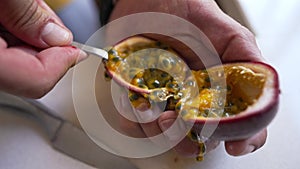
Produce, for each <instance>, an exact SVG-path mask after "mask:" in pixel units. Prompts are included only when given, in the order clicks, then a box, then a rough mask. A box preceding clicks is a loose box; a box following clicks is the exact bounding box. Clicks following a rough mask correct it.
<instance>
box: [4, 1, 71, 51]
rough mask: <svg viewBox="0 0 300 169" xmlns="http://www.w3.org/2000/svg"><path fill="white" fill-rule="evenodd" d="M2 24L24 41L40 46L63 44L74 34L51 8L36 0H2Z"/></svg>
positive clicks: (66, 43) (67, 42) (68, 42)
mask: <svg viewBox="0 0 300 169" xmlns="http://www.w3.org/2000/svg"><path fill="white" fill-rule="evenodd" d="M0 2H1V3H0V21H1V24H2V25H3V26H4V27H5V28H6V29H7V30H8V31H10V32H11V33H12V34H14V35H15V36H17V37H18V38H20V39H22V40H23V41H25V42H27V43H29V44H31V45H34V46H36V47H39V48H46V47H50V46H63V45H68V44H70V43H71V41H72V39H73V36H72V34H71V32H70V31H69V30H68V29H67V28H66V27H65V26H63V24H62V23H61V21H60V20H58V19H57V16H56V15H54V13H53V12H49V11H50V9H47V10H45V7H41V6H40V3H38V2H37V1H36V0H10V1H6V0H0Z"/></svg>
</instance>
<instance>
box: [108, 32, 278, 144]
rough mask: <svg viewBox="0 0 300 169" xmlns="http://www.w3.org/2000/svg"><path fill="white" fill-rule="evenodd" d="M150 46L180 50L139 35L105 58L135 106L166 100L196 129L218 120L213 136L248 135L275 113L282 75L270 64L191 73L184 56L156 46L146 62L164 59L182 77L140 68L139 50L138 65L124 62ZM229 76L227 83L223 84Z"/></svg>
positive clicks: (110, 72) (234, 65) (135, 61)
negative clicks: (170, 55)
mask: <svg viewBox="0 0 300 169" xmlns="http://www.w3.org/2000/svg"><path fill="white" fill-rule="evenodd" d="M145 48H159V49H164V50H168V51H169V52H172V53H174V54H175V52H174V51H173V50H172V49H171V48H170V47H168V46H166V45H164V44H162V43H158V42H156V41H153V40H149V39H146V38H141V37H134V38H130V39H128V40H125V41H123V42H121V43H120V44H118V45H116V46H115V47H114V48H113V49H112V50H111V51H110V52H109V59H108V61H105V62H104V64H105V67H106V69H107V74H108V75H109V76H110V77H112V78H113V79H114V80H116V81H117V82H118V83H119V84H121V85H122V86H124V87H126V88H128V89H129V90H130V92H129V98H130V101H131V103H132V105H133V106H134V107H135V108H138V107H141V106H140V105H148V107H150V106H151V102H167V106H166V107H165V109H164V110H175V111H176V112H178V113H179V114H180V115H181V117H182V118H183V119H184V120H185V121H187V123H188V124H191V125H193V130H195V132H196V133H197V131H201V130H202V128H203V126H204V124H205V125H207V126H211V127H216V125H217V128H216V131H215V132H214V133H213V135H212V136H211V137H212V138H214V139H217V140H236V139H242V138H247V137H249V136H251V135H253V134H255V133H256V132H258V131H259V130H261V129H262V128H264V127H266V126H267V125H268V124H269V123H270V122H271V120H272V119H273V118H274V116H275V114H276V112H277V106H278V100H279V98H278V95H279V85H278V84H279V83H278V75H277V73H276V71H275V70H274V68H272V67H271V66H270V65H267V64H265V63H260V62H239V63H229V64H224V65H219V66H215V67H212V68H208V69H206V70H199V71H192V74H191V75H187V74H186V73H185V72H187V71H186V70H183V69H182V67H184V66H182V65H183V63H180V60H177V61H175V60H174V59H169V58H168V57H163V56H161V55H159V57H155V56H156V55H158V54H157V51H156V50H151V52H148V51H147V52H148V53H147V54H148V55H147V56H149V58H148V57H146V58H144V59H147V61H146V62H145V63H143V64H149V65H146V67H151V64H153V63H155V62H156V63H162V64H163V66H165V67H164V68H166V69H167V70H172V71H174V70H177V72H176V73H178V76H179V77H180V78H177V79H175V78H174V77H172V76H171V75H170V74H168V73H167V72H165V71H162V70H160V69H156V68H149V69H140V68H136V67H135V65H136V66H137V67H138V66H139V64H140V63H141V61H140V60H139V59H141V58H140V57H139V54H140V53H139V54H137V55H136V56H135V55H134V57H133V59H132V60H131V65H133V66H131V67H126V65H125V66H124V65H122V62H124V60H125V59H126V58H127V56H128V55H129V54H131V53H133V52H136V51H138V50H142V49H145ZM142 54H143V53H142ZM177 56H178V55H177ZM155 59H156V60H155ZM153 60H155V61H153ZM119 67H121V69H120V68H119ZM174 67H175V68H174ZM117 68H118V69H119V70H118V71H119V72H118V73H116V71H117ZM120 70H121V71H120ZM178 70H179V71H178ZM120 74H121V75H120ZM191 79H192V80H191ZM224 79H225V85H224V84H222V80H224ZM195 81H196V82H195ZM218 84H220V85H218ZM195 87H196V88H197V90H198V91H196V92H195ZM222 95H225V96H226V99H224V96H222ZM221 96H222V97H221ZM220 103H221V104H220ZM143 107H144V106H143ZM216 107H217V108H216ZM162 111H163V109H162ZM194 124H195V125H194Z"/></svg>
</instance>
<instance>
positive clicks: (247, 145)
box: [225, 129, 267, 156]
mask: <svg viewBox="0 0 300 169" xmlns="http://www.w3.org/2000/svg"><path fill="white" fill-rule="evenodd" d="M266 139H267V129H264V130H262V131H261V132H259V133H257V134H256V135H254V136H252V137H250V138H249V139H246V140H240V141H230V142H225V147H226V151H227V153H228V154H230V155H233V156H241V155H245V154H249V153H251V152H254V151H256V150H257V149H259V148H260V147H262V146H263V145H264V144H265V142H266Z"/></svg>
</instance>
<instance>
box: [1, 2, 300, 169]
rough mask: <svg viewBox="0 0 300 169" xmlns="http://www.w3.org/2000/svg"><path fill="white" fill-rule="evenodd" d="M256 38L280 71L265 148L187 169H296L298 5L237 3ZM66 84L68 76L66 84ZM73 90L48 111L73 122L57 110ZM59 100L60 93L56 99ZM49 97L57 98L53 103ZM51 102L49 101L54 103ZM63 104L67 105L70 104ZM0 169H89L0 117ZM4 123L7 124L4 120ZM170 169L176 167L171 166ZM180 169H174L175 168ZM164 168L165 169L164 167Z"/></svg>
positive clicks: (28, 126) (299, 147) (30, 128)
mask: <svg viewBox="0 0 300 169" xmlns="http://www.w3.org/2000/svg"><path fill="white" fill-rule="evenodd" d="M240 1H241V2H242V5H243V7H244V8H245V10H246V13H247V14H248V16H249V20H250V22H251V23H252V24H253V27H254V29H255V31H256V33H257V38H258V43H259V46H260V47H261V49H262V52H263V55H264V56H265V57H266V59H267V60H268V62H269V63H271V64H272V65H273V66H275V68H276V69H277V70H278V72H279V75H280V81H281V89H282V94H281V105H280V110H279V112H278V115H277V117H276V118H275V120H274V121H273V122H272V123H271V125H270V126H269V135H268V140H267V143H266V144H265V146H264V147H263V148H261V149H260V150H258V151H257V152H255V153H254V154H251V155H247V156H244V157H230V156H228V155H227V154H226V153H225V151H224V149H223V147H222V146H220V147H219V148H218V149H217V150H215V151H214V152H212V153H210V154H209V155H208V156H207V157H206V160H205V161H204V162H203V163H198V164H197V163H192V164H190V167H189V168H199V169H201V168H205V169H207V168H210V169H297V168H299V160H300V157H299V154H300V141H299V140H300V123H299V119H300V114H299V112H298V109H299V108H298V105H299V96H300V87H299V86H300V85H299V84H300V69H299V65H300V64H299V63H300V57H299V56H298V55H299V53H300V51H299V48H300V27H299V26H300V25H299V24H300V22H299V21H298V20H299V18H300V10H299V9H300V1H298V0H285V1H282V0H251V1H250V0H240ZM68 78H70V75H69V76H68V77H67V78H66V79H68ZM70 85H71V84H70V83H65V84H60V85H58V86H57V88H56V90H60V91H61V90H63V91H64V94H63V95H62V97H58V98H57V97H55V96H56V94H57V93H55V91H54V92H53V93H50V94H49V95H48V97H46V98H45V99H44V102H48V105H49V106H50V107H51V108H53V109H56V110H61V111H62V112H64V114H62V116H64V117H67V118H71V119H72V120H71V121H76V119H75V118H74V114H72V112H71V109H69V108H68V107H65V106H64V105H65V103H64V104H61V103H62V102H61V100H64V99H67V98H68V97H69V95H68V94H70V92H71V90H70V88H71V86H70ZM60 94H61V93H60ZM51 97H52V98H53V97H54V98H55V101H54V102H49V101H51ZM52 100H53V99H52ZM67 102H68V103H67V104H71V102H70V100H68V101H67ZM0 115H1V117H0V168H1V169H2V168H12V169H19V168H22V169H23V168H33V169H35V168H89V167H88V166H86V165H84V164H82V163H80V162H78V161H76V160H74V159H71V158H69V157H67V156H65V155H63V154H61V153H59V152H56V151H55V150H52V149H51V147H50V146H49V144H48V141H47V140H45V139H44V137H42V134H41V131H39V129H36V127H34V126H35V124H32V122H31V119H28V118H27V119H21V118H19V117H15V118H13V117H12V116H10V115H7V114H4V116H3V115H2V114H0ZM3 118H5V120H3ZM167 158H168V157H163V156H162V157H157V158H154V159H144V160H138V161H137V162H136V163H138V165H143V166H145V168H147V167H148V168H154V169H155V168H159V169H160V168H163V166H166V165H162V163H164V162H165V160H164V159H167ZM154 165H155V166H157V167H154ZM173 165H174V164H173ZM179 166H180V165H178V167H179ZM165 168H167V167H165Z"/></svg>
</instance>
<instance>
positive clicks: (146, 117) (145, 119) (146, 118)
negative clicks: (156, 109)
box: [136, 109, 155, 123]
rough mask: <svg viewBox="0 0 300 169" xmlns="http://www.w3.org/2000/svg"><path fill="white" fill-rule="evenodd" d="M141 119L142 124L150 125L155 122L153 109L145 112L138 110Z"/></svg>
mask: <svg viewBox="0 0 300 169" xmlns="http://www.w3.org/2000/svg"><path fill="white" fill-rule="evenodd" d="M136 111H137V114H138V116H139V117H140V118H139V122H140V123H149V122H152V121H154V120H155V119H154V116H153V111H152V110H151V109H147V110H145V111H140V110H136Z"/></svg>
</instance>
